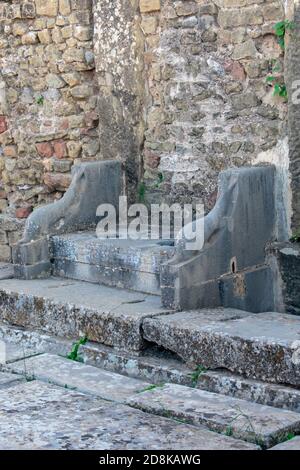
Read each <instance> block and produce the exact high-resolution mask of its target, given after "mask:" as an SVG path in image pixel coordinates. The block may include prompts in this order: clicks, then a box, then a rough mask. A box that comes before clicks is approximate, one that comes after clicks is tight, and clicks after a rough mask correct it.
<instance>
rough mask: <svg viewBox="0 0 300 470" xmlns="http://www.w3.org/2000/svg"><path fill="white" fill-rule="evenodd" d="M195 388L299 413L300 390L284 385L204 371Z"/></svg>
mask: <svg viewBox="0 0 300 470" xmlns="http://www.w3.org/2000/svg"><path fill="white" fill-rule="evenodd" d="M197 387H198V388H200V389H203V390H207V391H209V392H214V393H221V394H223V395H228V396H232V397H235V398H241V399H243V400H248V401H253V402H256V403H260V404H262V405H268V406H275V407H276V408H284V409H286V410H290V411H296V412H298V413H300V390H297V389H296V388H293V387H287V386H284V385H276V384H270V383H267V382H262V381H259V380H252V379H246V378H245V377H242V376H240V375H236V374H232V373H230V372H223V371H206V372H204V373H202V374H201V375H200V377H199V380H198V383H197Z"/></svg>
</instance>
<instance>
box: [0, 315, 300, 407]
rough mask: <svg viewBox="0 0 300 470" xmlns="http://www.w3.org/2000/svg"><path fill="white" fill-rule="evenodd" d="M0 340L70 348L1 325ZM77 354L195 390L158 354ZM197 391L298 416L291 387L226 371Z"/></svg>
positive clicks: (179, 367) (176, 363) (88, 347)
mask: <svg viewBox="0 0 300 470" xmlns="http://www.w3.org/2000/svg"><path fill="white" fill-rule="evenodd" d="M0 338H7V339H8V340H9V341H13V342H18V343H19V344H20V345H21V346H22V347H23V348H24V347H30V348H33V349H34V350H35V351H38V352H47V353H52V354H56V355H58V354H59V355H61V356H66V355H67V354H68V353H69V351H70V350H71V346H72V341H71V340H66V339H61V338H56V337H54V336H50V335H46V334H41V333H39V332H37V331H30V330H24V329H19V328H15V327H12V326H9V325H1V324H0ZM80 354H81V356H82V357H83V359H84V363H86V364H89V365H93V366H96V367H98V368H101V369H105V370H108V371H111V372H115V373H118V374H122V375H125V376H128V377H133V378H138V379H140V380H145V381H147V382H150V383H154V384H162V383H168V382H170V383H176V384H179V385H187V386H195V383H194V381H193V378H192V373H193V369H191V368H189V367H187V366H186V365H185V364H184V363H183V362H182V361H180V360H178V359H176V358H174V357H172V355H168V354H165V353H163V352H161V351H160V350H156V349H153V350H152V349H147V350H146V351H145V352H144V353H143V354H141V355H139V356H136V355H133V354H130V353H126V352H123V351H118V350H115V349H112V348H110V347H108V346H104V345H102V344H97V343H91V342H87V343H86V344H85V345H84V346H81V348H80ZM196 387H197V388H200V389H201V390H207V391H209V392H214V393H221V394H223V395H228V396H232V397H235V398H241V399H243V400H248V401H253V402H256V403H260V404H262V405H268V406H274V407H277V408H284V409H287V410H290V411H296V412H298V413H299V412H300V390H298V389H296V388H294V387H291V386H284V385H277V384H271V383H268V382H263V381H260V380H253V379H247V378H245V377H243V376H240V375H237V374H234V373H232V372H229V371H213V370H207V371H205V372H203V373H202V374H201V375H200V376H199V379H198V383H197V385H196Z"/></svg>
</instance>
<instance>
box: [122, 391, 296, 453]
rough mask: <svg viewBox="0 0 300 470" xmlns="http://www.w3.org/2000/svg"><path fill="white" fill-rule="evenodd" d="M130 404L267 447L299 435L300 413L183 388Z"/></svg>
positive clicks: (142, 396) (145, 394)
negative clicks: (292, 434) (290, 436)
mask: <svg viewBox="0 0 300 470" xmlns="http://www.w3.org/2000/svg"><path fill="white" fill-rule="evenodd" d="M127 404H129V405H131V406H134V407H137V408H139V409H141V410H143V411H146V412H148V413H154V414H158V415H162V416H168V417H174V418H177V419H182V420H184V421H185V422H188V423H192V424H194V425H201V426H203V425H204V426H207V427H208V428H209V429H211V430H214V431H217V432H220V433H226V434H228V435H232V436H234V437H236V438H241V439H245V440H247V441H249V442H254V443H257V444H258V443H259V444H260V445H263V446H264V447H271V446H273V445H275V444H276V443H278V442H280V441H281V440H282V439H283V437H284V436H285V435H287V434H288V433H289V432H295V433H297V432H300V415H299V414H298V413H293V412H291V411H286V410H279V409H277V408H272V407H269V406H263V405H258V404H256V403H250V402H248V401H245V400H239V399H236V398H231V397H227V396H225V395H220V394H216V393H211V392H207V391H204V390H196V389H192V388H190V387H184V386H181V385H174V384H166V385H164V386H163V387H157V388H155V389H153V390H149V391H145V392H142V393H140V394H138V395H136V396H134V397H131V398H129V399H128V400H127Z"/></svg>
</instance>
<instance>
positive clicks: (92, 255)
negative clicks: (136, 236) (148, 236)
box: [51, 231, 174, 274]
mask: <svg viewBox="0 0 300 470" xmlns="http://www.w3.org/2000/svg"><path fill="white" fill-rule="evenodd" d="M168 243H169V245H168ZM172 244H174V242H172V241H168V240H163V241H162V240H130V239H121V238H106V239H101V238H97V236H96V232H95V231H94V232H79V233H71V234H65V235H60V236H58V235H57V236H54V237H52V239H51V246H52V255H53V258H54V259H64V260H68V261H72V262H79V263H86V264H93V265H97V266H105V267H108V266H111V267H115V268H124V269H131V270H134V271H141V272H148V273H156V274H159V272H160V264H161V261H164V260H167V259H168V258H170V257H171V256H172V255H173V253H174V247H173V246H172Z"/></svg>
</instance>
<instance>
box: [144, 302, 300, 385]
mask: <svg viewBox="0 0 300 470" xmlns="http://www.w3.org/2000/svg"><path fill="white" fill-rule="evenodd" d="M216 312H217V311H214V310H213V309H211V310H202V311H201V310H200V311H192V312H177V313H174V314H171V315H168V316H166V315H162V316H159V317H158V318H155V319H145V320H144V322H143V332H144V338H145V339H147V340H148V341H151V342H153V343H156V344H158V345H159V346H162V347H164V348H165V349H167V350H169V351H172V352H174V353H176V354H177V355H178V356H179V357H181V358H182V359H183V360H184V361H185V362H186V363H187V364H189V365H190V366H191V367H195V366H203V367H205V368H208V369H218V368H225V369H228V370H230V371H231V372H236V373H238V374H242V375H245V376H246V377H250V378H254V379H260V380H263V381H269V382H273V383H283V384H290V385H295V386H299V385H300V317H297V316H294V315H289V314H280V313H274V312H269V313H261V314H245V313H244V314H243V315H242V316H241V318H236V319H230V316H229V312H230V309H226V310H225V311H224V312H225V313H226V316H224V317H223V318H222V317H221V315H218V314H216Z"/></svg>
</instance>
